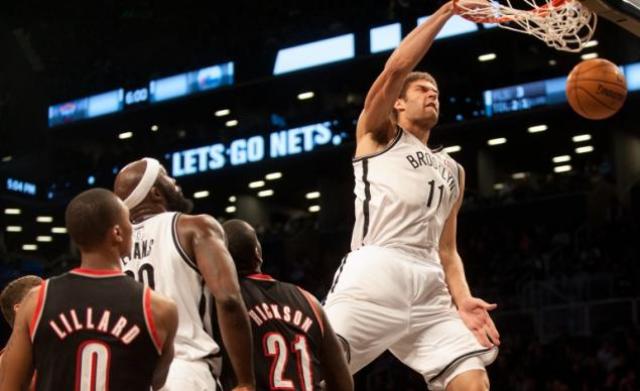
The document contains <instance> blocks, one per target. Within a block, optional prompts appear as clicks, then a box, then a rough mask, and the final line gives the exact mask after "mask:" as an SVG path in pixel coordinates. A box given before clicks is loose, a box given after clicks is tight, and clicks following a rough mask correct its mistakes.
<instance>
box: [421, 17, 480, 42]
mask: <svg viewBox="0 0 640 391" xmlns="http://www.w3.org/2000/svg"><path fill="white" fill-rule="evenodd" d="M427 19H429V16H423V17H420V18H418V24H419V25H420V24H422V23H423V22H425V21H426V20H427ZM474 31H478V25H477V24H475V23H473V22H471V21H468V20H467V19H465V18H463V17H461V16H458V15H453V16H452V17H451V19H449V21H448V22H447V24H445V25H444V27H442V30H440V32H439V33H438V35H436V40H438V39H442V38H447V37H453V36H456V35H460V34H466V33H472V32H474Z"/></svg>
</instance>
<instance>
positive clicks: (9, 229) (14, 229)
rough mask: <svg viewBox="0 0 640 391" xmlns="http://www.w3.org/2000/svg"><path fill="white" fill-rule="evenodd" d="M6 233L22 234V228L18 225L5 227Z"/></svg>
mask: <svg viewBox="0 0 640 391" xmlns="http://www.w3.org/2000/svg"><path fill="white" fill-rule="evenodd" d="M7 232H22V227H21V226H19V225H7Z"/></svg>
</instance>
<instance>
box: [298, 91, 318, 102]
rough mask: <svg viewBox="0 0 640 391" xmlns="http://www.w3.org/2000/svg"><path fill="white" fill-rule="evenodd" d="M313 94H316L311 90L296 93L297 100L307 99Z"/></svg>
mask: <svg viewBox="0 0 640 391" xmlns="http://www.w3.org/2000/svg"><path fill="white" fill-rule="evenodd" d="M314 96H316V94H315V93H314V92H313V91H306V92H301V93H299V94H298V100H307V99H311V98H313V97H314Z"/></svg>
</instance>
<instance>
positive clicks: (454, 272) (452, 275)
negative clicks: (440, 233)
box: [440, 251, 471, 305]
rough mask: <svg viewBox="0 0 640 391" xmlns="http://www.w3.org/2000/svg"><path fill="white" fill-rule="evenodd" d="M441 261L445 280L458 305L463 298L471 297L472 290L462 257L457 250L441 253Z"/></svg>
mask: <svg viewBox="0 0 640 391" xmlns="http://www.w3.org/2000/svg"><path fill="white" fill-rule="evenodd" d="M440 261H441V262H442V268H443V269H444V276H445V281H446V282H447V286H448V288H449V292H450V293H451V298H452V299H453V302H454V304H456V305H458V303H460V301H461V300H463V299H465V298H467V297H471V290H470V289H469V284H467V277H466V275H465V273H464V266H463V264H462V258H460V255H459V254H458V252H457V251H454V252H452V253H441V254H440Z"/></svg>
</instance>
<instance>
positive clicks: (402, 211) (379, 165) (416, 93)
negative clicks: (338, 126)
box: [325, 3, 500, 391]
mask: <svg viewBox="0 0 640 391" xmlns="http://www.w3.org/2000/svg"><path fill="white" fill-rule="evenodd" d="M452 14H453V7H452V4H451V3H447V4H445V5H444V6H442V7H441V8H440V9H439V10H438V11H437V12H436V13H434V14H433V15H431V16H430V17H429V18H428V20H427V21H426V22H424V23H423V24H421V25H420V26H418V27H417V28H416V29H414V30H413V31H412V32H411V33H410V34H409V35H407V37H405V38H404V40H403V41H402V42H401V43H400V45H399V46H398V47H397V49H396V50H395V51H394V52H393V54H392V55H391V57H390V58H389V60H388V61H387V63H386V65H385V68H384V70H383V71H382V73H381V74H380V75H379V76H378V78H377V79H376V80H375V82H374V83H373V85H372V86H371V89H370V90H369V92H368V94H367V97H366V99H365V103H364V109H363V111H362V114H361V115H360V118H359V120H358V125H357V129H356V138H357V146H356V157H355V159H354V161H353V167H354V175H355V180H356V183H355V190H354V193H355V195H356V223H355V226H354V231H353V236H352V238H353V239H352V243H351V249H352V251H351V253H349V254H348V256H347V257H345V260H344V261H343V263H342V265H341V266H340V267H339V269H338V271H337V272H336V274H335V277H334V282H333V286H332V287H331V289H330V292H329V294H328V296H327V300H326V306H325V309H326V311H327V315H328V317H329V320H330V321H331V324H332V326H333V327H334V329H335V330H336V333H337V334H338V335H339V336H341V337H342V338H343V339H344V342H345V350H346V351H347V353H348V355H349V356H350V363H349V368H350V370H351V371H352V372H357V371H358V370H360V369H361V368H362V367H364V366H365V365H367V364H368V363H369V362H371V361H372V360H374V359H375V358H376V357H377V356H378V355H380V354H381V353H382V352H384V351H385V350H387V349H389V350H390V351H391V353H393V354H394V355H395V356H396V357H397V358H398V359H400V360H401V361H402V362H403V363H405V364H406V365H408V366H409V367H411V368H412V369H414V370H415V371H417V372H418V373H420V374H421V375H422V376H423V377H424V379H425V381H426V382H427V384H428V386H429V388H430V389H435V390H443V389H446V390H448V391H457V390H486V389H488V387H489V381H488V378H487V375H486V371H485V366H486V365H488V364H490V363H491V362H492V361H493V360H494V359H495V357H496V354H497V348H496V346H497V345H498V344H499V343H500V341H499V334H498V332H497V330H496V328H495V326H494V324H493V322H492V321H491V318H490V317H489V314H488V310H492V309H493V308H495V305H491V304H487V303H485V302H484V301H482V300H481V299H478V298H474V297H472V295H471V293H470V290H469V287H468V285H467V282H466V277H465V274H464V267H463V264H462V260H461V258H460V255H459V254H458V250H457V243H456V230H457V229H456V225H457V214H458V210H459V209H460V205H461V203H462V198H463V193H464V170H463V169H462V167H461V166H460V165H458V164H457V163H456V162H455V161H454V160H453V159H452V158H451V157H450V156H448V155H447V154H446V153H444V152H437V151H434V150H432V149H430V148H429V147H428V146H427V141H428V140H429V136H430V134H431V129H432V128H433V127H434V126H435V125H436V123H437V120H438V115H439V109H440V103H439V100H438V94H439V92H438V86H437V84H436V81H435V79H434V78H433V77H432V76H431V75H429V74H427V73H423V72H412V71H413V69H414V68H415V66H416V65H417V64H418V63H419V61H420V60H421V59H422V57H423V56H424V55H425V53H426V52H427V51H428V49H429V47H430V46H431V44H432V43H433V41H434V39H435V37H436V35H437V34H438V32H439V31H440V30H441V28H442V27H443V26H444V24H445V23H446V22H447V20H448V19H449V18H450V17H451V15H452ZM474 337H475V338H474Z"/></svg>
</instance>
